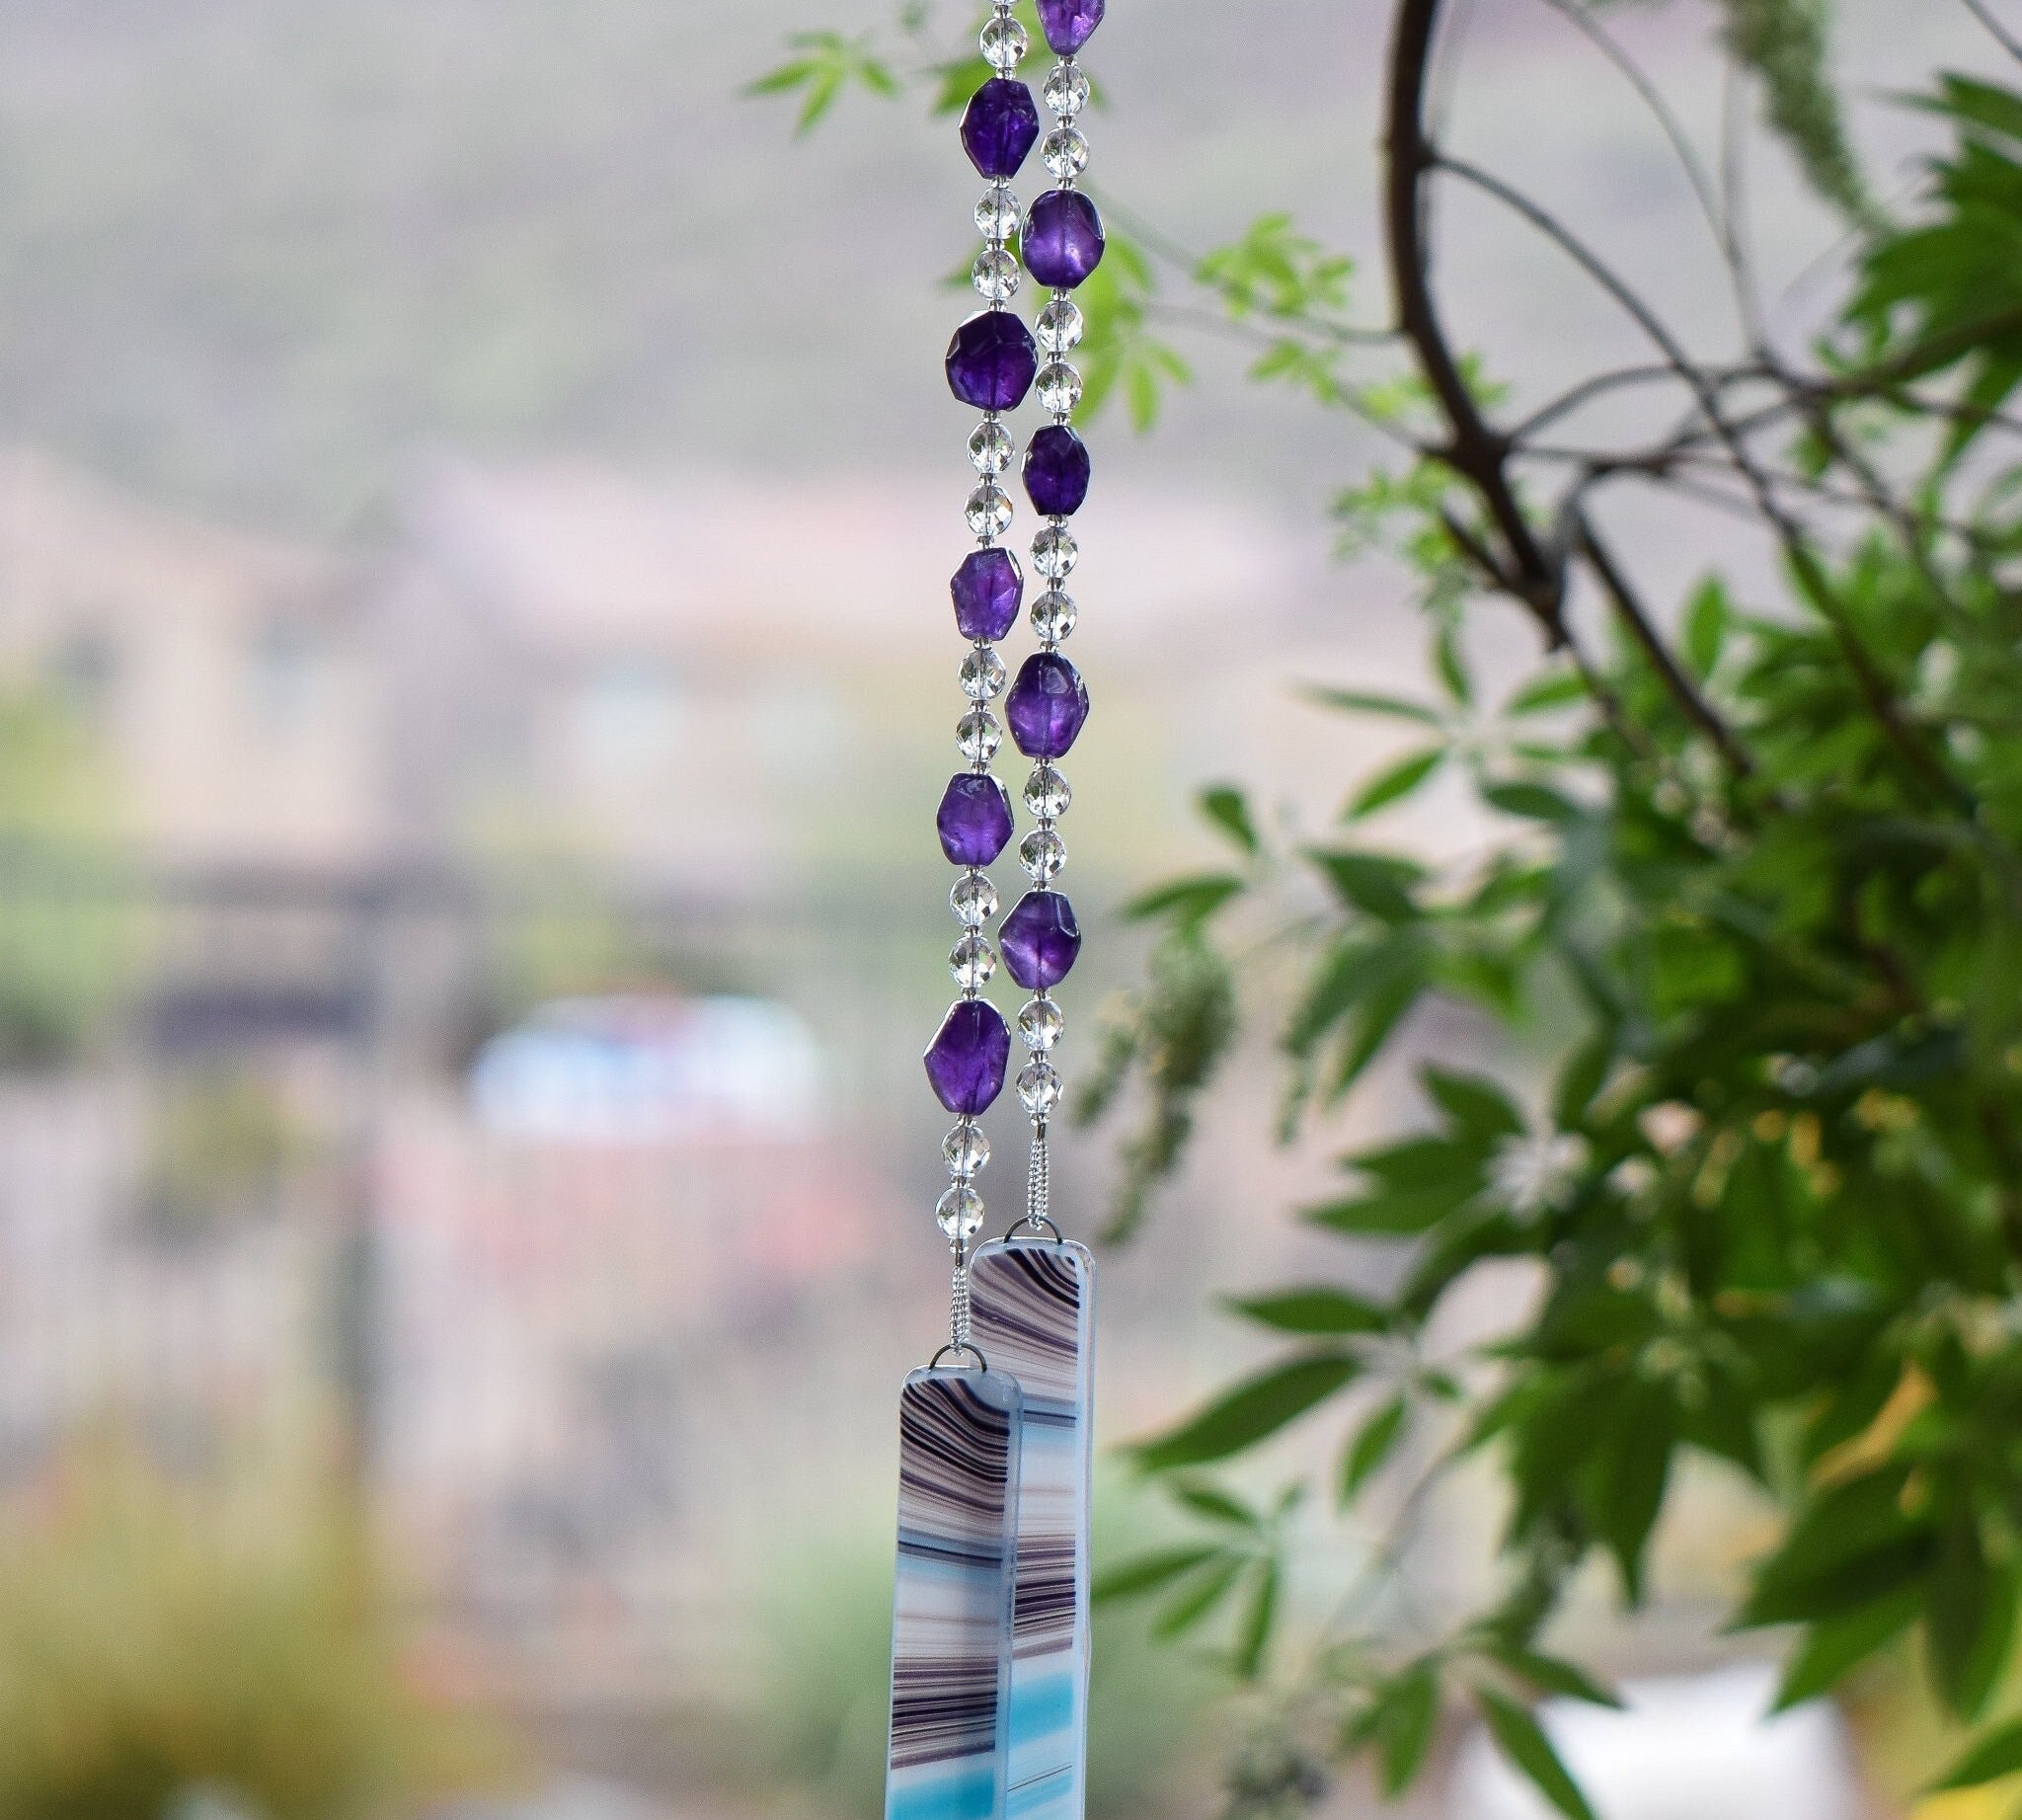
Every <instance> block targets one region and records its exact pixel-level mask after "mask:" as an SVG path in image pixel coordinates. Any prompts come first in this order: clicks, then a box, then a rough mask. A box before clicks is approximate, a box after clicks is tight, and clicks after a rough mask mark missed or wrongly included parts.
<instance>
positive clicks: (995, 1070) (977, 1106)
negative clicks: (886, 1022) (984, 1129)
mask: <svg viewBox="0 0 2022 1820" xmlns="http://www.w3.org/2000/svg"><path fill="white" fill-rule="evenodd" d="M924 1060H925V1062H926V1065H927V1081H928V1083H929V1084H930V1085H931V1086H932V1087H933V1089H934V1097H935V1098H936V1099H938V1100H939V1101H940V1102H941V1104H942V1105H944V1106H946V1107H947V1108H948V1110H949V1111H950V1112H952V1113H954V1114H955V1115H956V1117H957V1118H965V1119H972V1118H974V1117H975V1116H976V1114H977V1113H979V1112H987V1111H988V1110H989V1109H990V1106H991V1105H992V1103H993V1102H994V1101H995V1100H996V1097H997V1095H998V1094H1000V1093H1001V1092H1003V1091H1004V1073H1005V1070H1006V1069H1007V1068H1009V1067H1010V1065H1011V1027H1010V1025H1008V1024H1007V1023H1005V1021H1004V1019H1003V1017H1002V1016H1001V1015H1000V1014H999V1013H998V1010H997V1008H996V1006H995V1005H993V1004H991V1003H990V1002H989V1001H988V1000H987V999H984V998H959V999H957V1000H956V1001H955V1003H954V1005H953V1006H952V1007H951V1008H950V1009H949V1012H948V1015H947V1016H946V1017H945V1018H944V1019H942V1021H941V1028H940V1029H939V1030H937V1031H936V1032H935V1033H934V1040H933V1041H932V1042H931V1043H929V1044H928V1045H927V1053H926V1056H925V1058H924Z"/></svg>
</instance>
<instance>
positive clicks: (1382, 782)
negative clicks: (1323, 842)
mask: <svg viewBox="0 0 2022 1820" xmlns="http://www.w3.org/2000/svg"><path fill="white" fill-rule="evenodd" d="M1445 762H1446V749H1445V748H1444V747H1443V746H1432V747H1428V748H1427V749H1426V750H1425V751H1424V752H1413V753H1412V754H1411V756H1410V757H1408V758H1402V759H1400V760H1399V761H1398V762H1397V763H1395V764H1393V765H1392V766H1391V767H1390V768H1389V769H1388V770H1387V771H1384V772H1382V773H1381V774H1380V775H1378V776H1377V777H1375V778H1373V779H1371V780H1370V781H1369V782H1368V783H1367V784H1365V785H1364V786H1363V787H1362V788H1361V790H1360V791H1359V792H1358V793H1357V795H1356V798H1355V800H1354V801H1353V802H1352V803H1350V804H1349V806H1348V808H1347V810H1346V811H1345V812H1344V814H1343V816H1342V818H1341V819H1342V820H1343V821H1344V822H1360V821H1361V820H1363V819H1364V818H1365V817H1367V816H1372V815H1374V814H1375V813H1376V811H1377V810H1379V809H1387V808H1388V807H1389V806H1390V805H1391V804H1392V803H1399V802H1402V801H1403V800H1404V799H1405V798H1406V797H1407V796H1409V795H1411V793H1412V792H1413V791H1414V790H1416V789H1418V788H1419V787H1420V785H1422V784H1424V783H1426V782H1428V781H1429V780H1430V779H1431V778H1432V776H1433V775H1434V773H1435V772H1437V771H1438V770H1439V767H1440V765H1442V764H1444V763H1445Z"/></svg>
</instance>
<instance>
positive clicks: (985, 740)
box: [955, 708, 1004, 764]
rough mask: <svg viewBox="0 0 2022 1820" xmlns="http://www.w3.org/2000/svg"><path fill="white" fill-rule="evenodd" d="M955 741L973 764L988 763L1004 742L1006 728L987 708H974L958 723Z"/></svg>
mask: <svg viewBox="0 0 2022 1820" xmlns="http://www.w3.org/2000/svg"><path fill="white" fill-rule="evenodd" d="M955 743H956V745H957V746H959V747H960V748H961V749H962V755H963V756H964V757H965V758H967V759H968V760H969V761H970V763H971V764H988V763H989V761H990V760H991V759H992V758H994V757H995V756H996V755H997V748H998V747H1000V746H1002V745H1003V744H1004V729H1003V728H1002V727H1001V726H999V725H998V723H997V717H996V716H995V715H994V714H992V713H991V712H990V711H989V710H988V709H987V708H972V709H970V711H969V712H968V713H967V714H965V715H964V716H963V717H962V719H961V720H960V721H959V722H958V723H957V724H956V728H955Z"/></svg>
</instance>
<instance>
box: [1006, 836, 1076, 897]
mask: <svg viewBox="0 0 2022 1820" xmlns="http://www.w3.org/2000/svg"><path fill="white" fill-rule="evenodd" d="M1018 863H1019V864H1020V865H1021V866H1023V867H1024V868H1025V870H1026V873H1027V874H1028V876H1029V877H1030V878H1031V879H1032V882H1033V883H1034V884H1035V885H1048V884H1050V883H1051V882H1052V881H1053V880H1054V879H1056V878H1058V877H1059V876H1060V868H1061V867H1062V866H1064V865H1065V864H1066V863H1067V843H1066V842H1065V841H1064V840H1062V839H1061V838H1060V836H1059V835H1058V834H1056V833H1055V832H1054V831H1052V830H1051V829H1050V828H1036V829H1034V830H1033V831H1032V832H1031V833H1029V834H1027V835H1026V836H1025V838H1024V839H1023V840H1021V841H1020V842H1019V843H1018Z"/></svg>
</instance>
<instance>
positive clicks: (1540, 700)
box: [1503, 670, 1587, 718]
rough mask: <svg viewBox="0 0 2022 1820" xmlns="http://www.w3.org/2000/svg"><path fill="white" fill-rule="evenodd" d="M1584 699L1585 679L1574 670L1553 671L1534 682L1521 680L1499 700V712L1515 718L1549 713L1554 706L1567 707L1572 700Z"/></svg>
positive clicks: (1585, 694)
mask: <svg viewBox="0 0 2022 1820" xmlns="http://www.w3.org/2000/svg"><path fill="white" fill-rule="evenodd" d="M1586 699H1587V680H1586V678H1585V677H1584V676H1582V675H1581V674H1580V673H1579V672H1578V671H1577V670H1562V671H1554V672H1551V673H1547V674H1545V675H1542V676H1540V677H1538V678H1537V680H1536V681H1534V682H1528V683H1525V684H1524V686H1523V687H1522V688H1520V689H1518V690H1517V693H1516V694H1514V695H1512V696H1511V697H1510V699H1509V700H1508V701H1506V702H1505V703H1504V704H1503V712H1504V713H1505V714H1508V715H1511V716H1513V717H1516V718H1521V717H1522V716H1524V715H1528V714H1549V713H1551V712H1552V711H1553V710H1554V709H1558V708H1570V707H1572V706H1573V704H1574V703H1575V702H1581V701H1585V700H1586Z"/></svg>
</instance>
